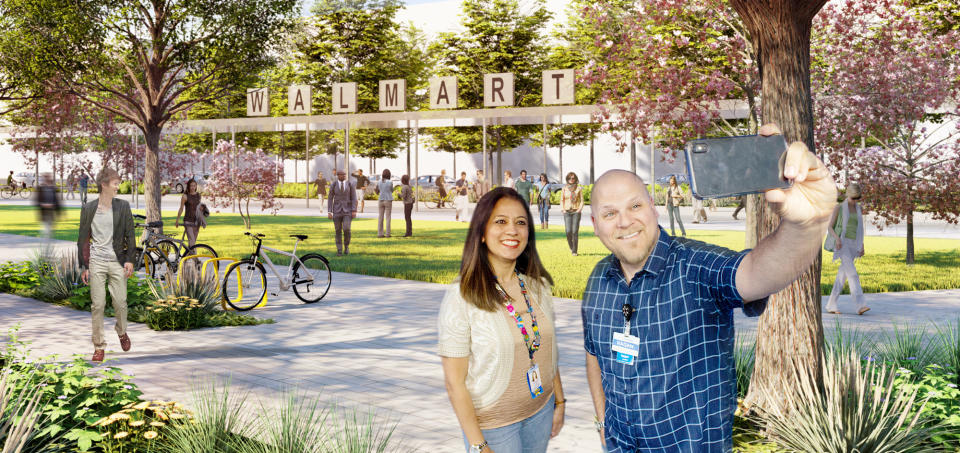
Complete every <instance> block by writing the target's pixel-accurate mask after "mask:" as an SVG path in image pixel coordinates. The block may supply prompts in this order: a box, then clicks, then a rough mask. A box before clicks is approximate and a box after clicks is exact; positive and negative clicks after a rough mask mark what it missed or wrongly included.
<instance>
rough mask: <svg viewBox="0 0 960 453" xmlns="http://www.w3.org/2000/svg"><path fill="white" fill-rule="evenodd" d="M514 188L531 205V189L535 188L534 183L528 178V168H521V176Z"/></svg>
mask: <svg viewBox="0 0 960 453" xmlns="http://www.w3.org/2000/svg"><path fill="white" fill-rule="evenodd" d="M514 189H516V191H517V193H518V194H520V198H523V199H524V201H526V202H527V206H530V191H531V190H533V183H532V182H530V180H528V179H527V171H526V170H520V178H519V179H517V182H516V184H515V185H514Z"/></svg>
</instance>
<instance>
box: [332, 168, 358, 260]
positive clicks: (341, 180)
mask: <svg viewBox="0 0 960 453" xmlns="http://www.w3.org/2000/svg"><path fill="white" fill-rule="evenodd" d="M355 187H356V186H354V185H353V182H352V181H347V172H345V171H343V170H340V171H338V172H337V180H336V181H335V182H334V183H333V184H331V185H330V194H329V195H328V196H327V197H328V198H327V218H329V219H332V220H333V228H334V237H335V238H336V243H337V256H341V255H349V254H350V223H351V222H352V221H353V219H354V218H356V217H357V192H358V191H357V190H356V189H355Z"/></svg>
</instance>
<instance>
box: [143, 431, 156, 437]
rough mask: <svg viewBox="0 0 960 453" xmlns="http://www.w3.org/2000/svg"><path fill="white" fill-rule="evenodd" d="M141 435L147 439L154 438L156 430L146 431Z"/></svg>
mask: <svg viewBox="0 0 960 453" xmlns="http://www.w3.org/2000/svg"><path fill="white" fill-rule="evenodd" d="M143 437H145V438H147V439H155V438H156V437H157V432H156V431H147V432H145V433H143Z"/></svg>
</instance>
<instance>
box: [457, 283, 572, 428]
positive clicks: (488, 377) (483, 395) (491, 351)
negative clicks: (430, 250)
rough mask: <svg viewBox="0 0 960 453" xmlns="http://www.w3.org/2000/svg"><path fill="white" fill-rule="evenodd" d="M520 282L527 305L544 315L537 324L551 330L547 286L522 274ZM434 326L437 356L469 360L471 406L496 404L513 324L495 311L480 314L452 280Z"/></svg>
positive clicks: (508, 362)
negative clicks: (539, 310)
mask: <svg viewBox="0 0 960 453" xmlns="http://www.w3.org/2000/svg"><path fill="white" fill-rule="evenodd" d="M523 281H524V282H526V283H527V287H528V292H527V294H528V295H529V296H530V299H531V303H535V304H537V305H539V306H540V308H541V309H542V310H543V312H544V313H545V314H546V315H547V316H546V319H542V320H541V319H537V322H539V323H550V326H551V327H554V321H555V319H556V315H555V314H554V310H553V296H552V295H551V294H550V285H549V284H548V283H547V282H546V281H543V282H541V283H540V284H536V283H535V282H532V281H530V280H528V279H527V277H526V276H525V275H524V276H523ZM518 309H519V307H518ZM524 311H525V310H524ZM438 327H439V330H438V337H439V353H440V355H441V356H443V357H469V358H470V362H469V365H468V368H467V381H466V385H467V391H469V392H470V397H471V398H472V399H473V407H474V408H476V409H480V408H483V407H486V406H489V405H492V404H494V403H496V402H497V400H498V399H499V398H500V397H501V396H502V395H503V392H504V391H505V390H506V389H507V385H508V384H509V383H510V371H511V370H512V369H513V364H514V355H515V353H514V341H513V332H512V331H511V330H510V329H516V328H517V326H516V324H511V322H510V320H509V319H507V317H505V316H503V314H502V313H500V312H499V311H498V312H489V311H484V310H481V309H479V308H477V307H476V306H474V305H473V304H471V303H469V302H467V301H466V300H464V299H463V297H461V295H460V282H459V281H456V282H454V283H451V284H450V285H449V286H448V287H447V291H446V294H444V296H443V302H441V303H440V316H439V319H438ZM553 338H554V339H553V363H554V364H556V363H557V341H556V335H554V337H553ZM554 366H556V365H554Z"/></svg>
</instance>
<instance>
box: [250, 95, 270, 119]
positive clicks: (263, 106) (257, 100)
mask: <svg viewBox="0 0 960 453" xmlns="http://www.w3.org/2000/svg"><path fill="white" fill-rule="evenodd" d="M269 115H270V93H269V91H268V90H267V89H266V88H247V116H269Z"/></svg>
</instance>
